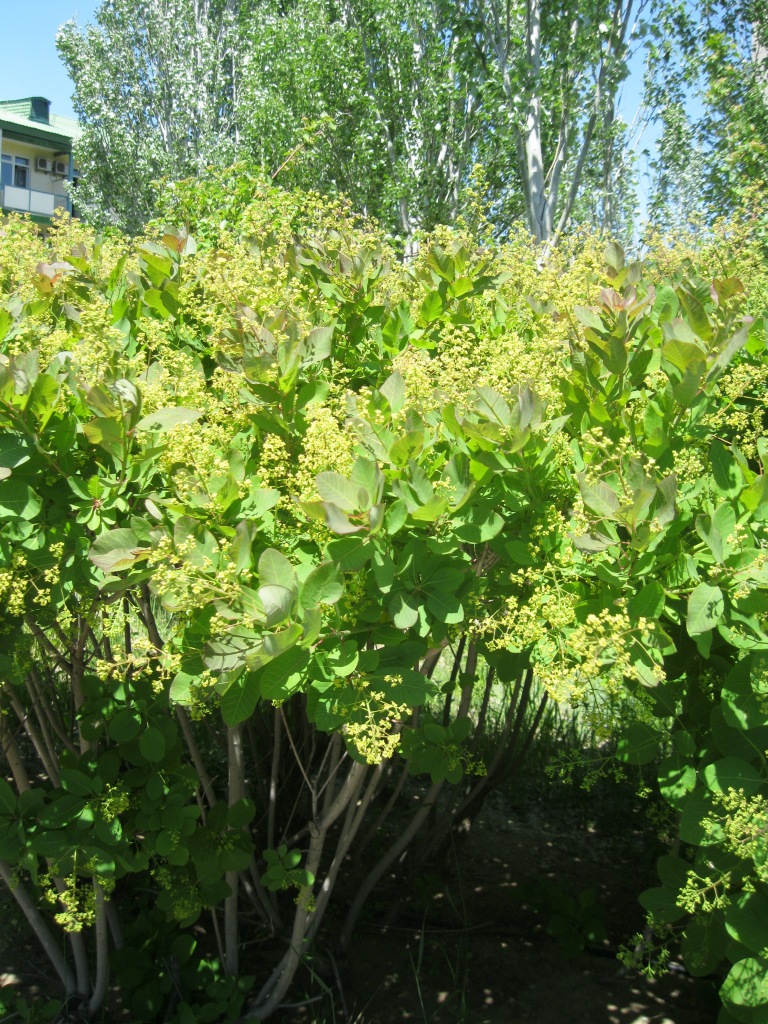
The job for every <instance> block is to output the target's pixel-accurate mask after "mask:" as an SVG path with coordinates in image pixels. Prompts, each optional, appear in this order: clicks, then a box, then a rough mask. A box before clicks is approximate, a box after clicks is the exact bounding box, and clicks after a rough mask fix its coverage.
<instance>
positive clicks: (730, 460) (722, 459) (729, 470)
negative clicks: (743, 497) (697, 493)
mask: <svg viewBox="0 0 768 1024" xmlns="http://www.w3.org/2000/svg"><path fill="white" fill-rule="evenodd" d="M709 461H710V464H711V466H712V475H713V477H714V479H715V486H716V487H717V489H718V491H719V492H720V493H721V494H722V495H724V496H725V497H726V498H733V497H735V496H736V495H737V494H738V493H739V492H740V491H741V488H742V486H743V485H744V477H743V475H742V472H741V469H740V468H739V464H738V462H737V461H736V457H735V456H734V454H733V452H732V451H731V450H730V449H728V448H726V447H725V445H724V444H723V442H722V441H719V440H717V439H715V440H714V441H713V442H712V444H711V445H710V448H709Z"/></svg>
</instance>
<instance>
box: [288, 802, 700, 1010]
mask: <svg viewBox="0 0 768 1024" xmlns="http://www.w3.org/2000/svg"><path fill="white" fill-rule="evenodd" d="M619 808H620V805H617V810H616V812H615V814H614V815H613V816H611V814H610V810H609V812H608V815H607V820H603V821H602V822H598V823H597V824H596V823H595V822H594V821H590V820H588V819H584V818H583V817H582V814H581V812H580V810H579V809H576V810H574V811H573V812H571V811H570V810H569V808H568V807H563V806H561V805H557V806H555V805H551V806H548V805H547V803H546V802H542V801H541V800H538V801H536V802H535V803H534V804H533V805H532V806H531V807H529V809H528V810H527V811H521V810H519V809H518V810H515V809H513V808H512V807H510V806H509V801H508V800H507V799H505V798H504V797H503V796H502V795H501V794H494V795H493V796H492V797H491V799H490V800H489V802H488V804H487V805H486V807H485V809H484V811H483V813H482V814H481V816H480V817H479V819H478V821H477V822H476V823H475V824H474V826H473V827H472V829H471V831H470V832H469V834H468V836H467V839H466V842H465V843H464V844H463V845H462V847H461V851H460V853H459V855H458V858H456V859H454V864H456V865H457V866H456V867H454V869H453V870H449V871H446V872H443V877H442V878H437V877H434V878H427V879H421V880H419V883H418V884H417V885H415V886H413V887H412V890H411V897H412V898H411V899H410V900H409V901H408V902H407V903H405V904H404V905H403V907H402V908H401V911H400V913H399V915H398V916H397V923H396V924H390V925H381V924H379V923H377V922H376V921H375V920H374V918H376V917H378V919H379V921H380V920H382V919H386V918H387V914H388V912H389V916H390V917H391V916H392V901H394V900H395V899H396V892H397V891H398V889H400V888H401V886H398V884H397V881H396V879H394V878H392V879H391V880H390V882H391V885H392V888H391V891H390V892H389V893H387V892H383V893H380V894H379V898H378V904H377V905H376V906H374V907H372V908H371V914H370V915H369V918H368V920H367V921H364V922H362V923H361V925H360V926H359V927H358V931H357V932H356V935H355V938H354V940H353V945H352V948H351V949H350V950H349V952H348V953H347V954H346V956H344V957H341V958H338V959H336V960H334V961H333V962H332V963H331V964H330V965H328V964H321V965H318V967H317V971H318V973H321V971H322V974H323V975H324V977H325V979H326V984H327V985H328V987H329V988H330V989H331V991H330V992H327V991H326V995H325V996H323V995H322V994H321V993H320V992H319V991H318V988H317V987H315V988H314V1000H316V1001H313V1002H311V1003H309V1004H308V1005H306V1006H304V1007H298V1006H296V1007H294V1008H292V1009H290V1010H286V1011H283V1012H282V1013H280V1014H278V1015H277V1016H276V1017H275V1018H274V1019H275V1021H276V1024H326V1022H328V1024H330V1022H339V1024H341V1022H345V1024H399V1022H405V1021H414V1022H418V1024H715V1021H716V1018H717V1015H718V1011H719V1008H720V1003H719V1000H718V997H717V989H718V986H719V982H718V981H717V980H716V979H696V978H692V977H690V976H689V975H688V974H687V973H686V972H685V970H684V968H683V966H682V964H681V963H679V962H675V961H674V960H673V961H672V963H671V965H670V967H671V969H670V970H668V971H667V972H666V973H662V974H661V976H660V977H657V978H653V979H650V978H647V977H645V976H644V975H643V974H642V973H640V972H637V971H628V970H626V969H624V968H622V966H621V964H620V963H619V962H618V961H617V959H616V953H617V951H618V949H619V946H621V945H626V944H629V943H631V941H632V937H633V936H634V935H636V934H637V933H638V932H641V931H642V930H643V927H644V925H645V918H644V912H643V910H642V908H641V907H640V906H639V904H638V902H637V896H638V893H639V892H641V891H642V889H644V888H647V887H650V886H652V885H654V884H656V881H655V877H654V874H655V872H654V860H655V856H656V855H657V854H658V853H659V852H661V851H660V850H658V849H655V848H654V844H653V841H652V839H650V838H649V833H648V830H647V827H639V828H634V827H632V825H633V823H632V822H631V821H630V822H629V827H627V823H626V822H623V821H620V820H617V818H616V816H615V815H616V814H618V813H619ZM548 885H554V886H555V887H556V890H557V891H558V892H559V893H561V894H566V895H572V896H574V897H578V895H579V894H580V893H583V892H584V891H585V890H590V889H591V890H593V891H594V893H595V896H596V897H597V902H598V905H599V908H600V914H601V916H602V919H603V922H604V925H605V931H606V937H605V940H604V941H602V942H599V943H594V942H593V943H586V949H585V950H583V951H582V952H580V953H578V954H577V955H575V956H570V957H566V956H564V954H563V951H562V948H561V946H560V944H559V943H558V941H557V939H556V938H554V937H553V936H552V935H550V934H548V931H547V925H548V921H549V919H550V917H551V913H552V909H551V902H550V903H549V904H548V903H547V900H546V899H545V897H544V895H543V894H544V893H545V892H546V887H547V886H548ZM308 991H311V988H310V989H308ZM310 998H312V996H310Z"/></svg>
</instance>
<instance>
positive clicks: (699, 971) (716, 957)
mask: <svg viewBox="0 0 768 1024" xmlns="http://www.w3.org/2000/svg"><path fill="white" fill-rule="evenodd" d="M725 948H726V933H725V929H724V928H723V922H722V918H721V917H720V915H719V914H702V915H701V917H695V918H694V919H693V920H692V921H689V922H688V923H687V924H686V926H685V933H684V934H683V938H682V941H681V944H680V950H681V952H682V954H683V961H684V962H685V966H686V968H687V970H688V973H689V974H691V975H692V976H693V977H694V978H705V977H707V975H709V974H713V973H714V971H715V970H716V968H717V967H718V965H719V964H720V961H721V960H723V959H724V958H725Z"/></svg>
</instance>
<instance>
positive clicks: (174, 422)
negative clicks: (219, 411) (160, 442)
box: [136, 406, 202, 434]
mask: <svg viewBox="0 0 768 1024" xmlns="http://www.w3.org/2000/svg"><path fill="white" fill-rule="evenodd" d="M201 416H202V413H201V412H198V411H197V410H196V409H183V408H181V406H170V407H169V408H167V409H158V410H157V412H152V413H150V414H149V416H144V417H143V419H140V420H139V422H138V423H137V424H136V430H155V431H158V432H159V433H161V434H164V433H166V432H167V431H169V430H173V428H174V427H179V426H181V425H182V424H184V423H194V422H195V421H196V420H199V419H200V417H201Z"/></svg>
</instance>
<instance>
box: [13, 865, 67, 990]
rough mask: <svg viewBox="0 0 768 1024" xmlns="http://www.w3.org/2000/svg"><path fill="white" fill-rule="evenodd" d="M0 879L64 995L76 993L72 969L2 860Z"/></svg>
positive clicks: (40, 915) (34, 907)
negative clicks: (48, 961)
mask: <svg viewBox="0 0 768 1024" xmlns="http://www.w3.org/2000/svg"><path fill="white" fill-rule="evenodd" d="M0 877H1V878H2V879H3V881H4V882H5V884H6V886H7V887H8V891H9V892H10V893H11V895H12V896H13V898H14V899H15V900H16V902H17V903H18V905H19V909H20V910H21V912H22V913H23V914H24V917H26V919H27V921H28V922H29V926H30V928H31V929H32V931H33V932H34V935H35V938H36V939H37V940H38V942H39V943H40V945H41V946H42V947H43V949H44V950H45V953H46V955H47V957H48V959H49V960H50V962H51V965H52V966H53V969H54V970H55V971H56V973H57V974H58V976H59V978H60V979H61V983H62V985H63V986H64V990H65V992H66V994H67V995H71V994H72V993H74V992H77V991H78V986H77V981H76V980H75V976H74V974H73V973H72V969H71V968H70V966H69V964H68V963H67V961H66V960H65V958H64V954H63V953H62V952H61V949H60V947H59V945H58V943H57V942H56V940H55V939H54V937H53V935H52V934H51V931H50V929H49V927H48V925H47V924H46V922H45V919H44V917H43V915H42V914H41V913H40V911H39V910H38V909H37V907H36V906H35V904H34V903H33V902H32V898H31V897H30V895H29V893H28V892H27V890H26V889H25V888H24V886H23V884H22V883H21V882H20V881H18V879H14V877H13V869H12V868H11V865H10V864H8V863H7V862H6V861H4V860H0Z"/></svg>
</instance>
